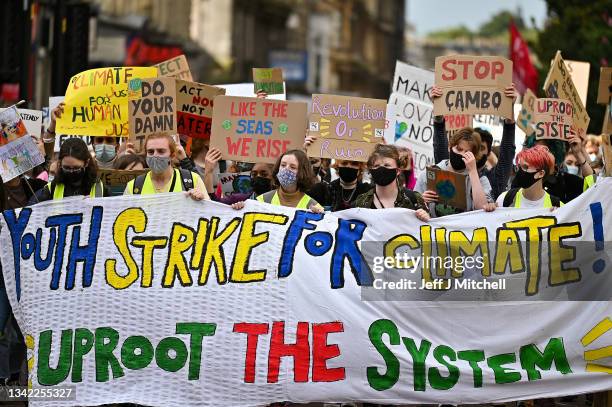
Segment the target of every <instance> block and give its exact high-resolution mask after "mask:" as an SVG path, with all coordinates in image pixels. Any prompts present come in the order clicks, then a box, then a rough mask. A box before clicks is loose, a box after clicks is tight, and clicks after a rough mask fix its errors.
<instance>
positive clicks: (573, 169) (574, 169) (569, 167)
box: [565, 165, 579, 175]
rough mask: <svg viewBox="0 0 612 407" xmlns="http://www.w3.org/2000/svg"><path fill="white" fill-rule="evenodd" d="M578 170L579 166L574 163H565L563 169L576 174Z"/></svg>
mask: <svg viewBox="0 0 612 407" xmlns="http://www.w3.org/2000/svg"><path fill="white" fill-rule="evenodd" d="M578 170H579V168H578V167H577V166H575V165H566V166H565V171H566V172H567V173H568V174H572V175H578Z"/></svg>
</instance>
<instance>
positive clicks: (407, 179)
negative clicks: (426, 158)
mask: <svg viewBox="0 0 612 407" xmlns="http://www.w3.org/2000/svg"><path fill="white" fill-rule="evenodd" d="M397 150H398V151H399V153H400V162H401V166H400V167H401V169H402V174H401V177H400V179H401V182H400V183H401V185H403V186H405V187H406V188H408V189H413V188H414V185H415V184H416V177H415V176H414V160H413V159H412V157H413V155H412V150H411V149H409V148H408V147H398V148H397Z"/></svg>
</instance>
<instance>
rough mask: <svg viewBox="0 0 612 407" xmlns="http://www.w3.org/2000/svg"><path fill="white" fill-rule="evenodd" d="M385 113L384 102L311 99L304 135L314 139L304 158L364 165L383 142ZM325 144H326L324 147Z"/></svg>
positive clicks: (341, 98)
mask: <svg viewBox="0 0 612 407" xmlns="http://www.w3.org/2000/svg"><path fill="white" fill-rule="evenodd" d="M386 111H387V102H386V101H385V100H380V99H367V98H357V97H350V96H337V95H322V94H314V95H312V106H311V112H310V115H309V125H308V132H309V134H310V135H315V136H318V139H317V142H316V143H314V144H313V145H311V146H310V147H309V148H308V155H309V156H310V157H320V158H332V159H343V160H354V161H367V160H368V156H369V153H371V152H372V151H373V150H374V147H375V145H376V144H378V143H381V142H382V141H383V139H384V135H385V114H386ZM326 140H330V142H329V143H324V141H326ZM331 140H333V141H331ZM364 155H365V157H364ZM349 157H352V158H349Z"/></svg>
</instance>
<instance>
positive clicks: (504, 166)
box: [429, 83, 518, 199]
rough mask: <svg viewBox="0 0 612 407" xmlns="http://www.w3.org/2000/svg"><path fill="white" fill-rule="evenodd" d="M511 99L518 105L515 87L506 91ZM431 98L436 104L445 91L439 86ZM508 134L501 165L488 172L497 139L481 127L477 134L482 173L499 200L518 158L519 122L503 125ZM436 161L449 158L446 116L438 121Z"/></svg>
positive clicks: (504, 137) (502, 145) (506, 121)
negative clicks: (479, 141) (494, 140)
mask: <svg viewBox="0 0 612 407" xmlns="http://www.w3.org/2000/svg"><path fill="white" fill-rule="evenodd" d="M504 94H505V96H507V97H511V98H512V99H513V100H514V101H515V102H516V99H517V96H518V93H517V91H516V87H515V86H514V83H513V84H512V85H511V86H508V87H507V88H506V89H505V90H504ZM429 95H430V98H431V99H432V101H433V100H434V99H436V98H439V97H441V96H442V89H440V88H439V87H438V86H433V87H432V88H431V90H430V94H429ZM503 124H504V130H503V133H502V139H501V143H500V146H499V147H500V148H499V154H498V156H497V157H498V161H497V165H495V166H494V167H493V168H487V167H486V164H487V160H488V157H489V155H490V154H491V149H492V145H493V136H492V135H491V133H490V132H488V131H487V130H484V129H481V128H479V127H477V128H475V129H474V130H475V131H476V132H478V134H479V135H480V140H481V142H482V143H481V149H482V156H481V157H480V159H479V160H478V161H477V162H476V168H477V169H478V171H479V172H480V173H481V174H482V175H484V176H486V177H487V179H488V180H489V184H490V186H491V197H492V198H493V199H496V198H497V197H498V196H499V194H501V193H502V192H504V191H505V190H506V189H507V185H508V180H509V179H510V175H511V174H512V166H513V162H514V156H515V154H516V145H515V142H514V137H515V121H514V117H507V118H505V119H504V121H503ZM433 147H434V161H435V162H437V163H438V162H441V161H443V160H447V159H448V158H449V154H450V153H449V148H448V138H447V136H446V123H445V121H444V116H436V117H434V138H433Z"/></svg>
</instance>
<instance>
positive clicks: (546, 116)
mask: <svg viewBox="0 0 612 407" xmlns="http://www.w3.org/2000/svg"><path fill="white" fill-rule="evenodd" d="M573 110H574V107H573V106H572V104H571V103H570V101H569V100H565V99H552V98H542V99H536V102H535V110H534V116H533V121H534V126H535V136H536V139H538V140H540V139H553V140H566V139H567V138H568V137H569V135H570V133H571V130H572V113H573Z"/></svg>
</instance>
